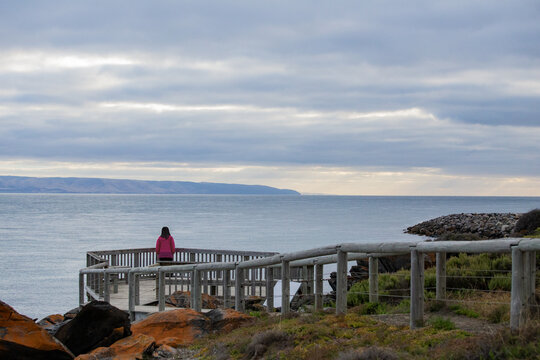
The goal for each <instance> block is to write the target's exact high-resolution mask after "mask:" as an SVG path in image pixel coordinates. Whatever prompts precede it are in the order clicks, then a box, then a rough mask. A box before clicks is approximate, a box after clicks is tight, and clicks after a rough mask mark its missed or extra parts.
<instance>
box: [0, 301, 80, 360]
mask: <svg viewBox="0 0 540 360" xmlns="http://www.w3.org/2000/svg"><path fill="white" fill-rule="evenodd" d="M73 357H74V356H73V354H72V353H71V352H70V351H69V350H68V349H67V348H66V347H65V346H64V345H63V344H62V343H61V342H60V341H58V340H57V339H55V338H54V337H53V336H51V335H50V334H49V333H48V332H47V331H46V330H45V329H43V328H41V327H40V326H39V325H38V324H36V323H35V322H34V321H33V320H32V319H30V318H29V317H26V316H24V315H21V314H19V313H18V312H17V311H15V309H13V308H12V307H11V306H9V305H8V304H6V303H4V302H3V301H0V359H19V360H26V359H28V360H41V359H43V360H46V359H58V360H64V359H73Z"/></svg>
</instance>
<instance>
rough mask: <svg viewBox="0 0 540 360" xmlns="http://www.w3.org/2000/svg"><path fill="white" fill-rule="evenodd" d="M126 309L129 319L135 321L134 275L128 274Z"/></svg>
mask: <svg viewBox="0 0 540 360" xmlns="http://www.w3.org/2000/svg"><path fill="white" fill-rule="evenodd" d="M128 308H129V319H130V320H131V321H135V273H133V272H131V271H130V272H128Z"/></svg>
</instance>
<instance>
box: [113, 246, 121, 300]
mask: <svg viewBox="0 0 540 360" xmlns="http://www.w3.org/2000/svg"><path fill="white" fill-rule="evenodd" d="M117 264H118V260H117V257H116V254H112V255H111V266H113V267H114V266H117ZM118 276H120V274H112V279H113V292H114V293H115V294H118Z"/></svg>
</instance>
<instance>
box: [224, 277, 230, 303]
mask: <svg viewBox="0 0 540 360" xmlns="http://www.w3.org/2000/svg"><path fill="white" fill-rule="evenodd" d="M230 276H231V271H230V270H223V307H224V308H229V307H231V287H230V286H229V280H230Z"/></svg>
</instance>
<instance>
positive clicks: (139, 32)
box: [0, 1, 540, 196]
mask: <svg viewBox="0 0 540 360" xmlns="http://www.w3.org/2000/svg"><path fill="white" fill-rule="evenodd" d="M539 13H540V6H539V5H538V4H537V3H536V2H533V1H522V2H519V3H515V2H510V1H500V2H496V3H493V2H487V1H473V2H470V1H469V2H465V1H457V2H452V4H436V3H435V4H434V3H432V2H429V1H414V2H413V3H410V2H409V3H407V4H401V3H398V2H385V1H383V2H362V3H357V2H343V3H340V4H329V3H326V2H303V1H300V2H294V4H290V3H287V2H273V3H256V2H255V3H254V2H247V1H246V2H244V1H237V2H234V3H227V4H225V3H223V4H220V3H217V4H216V3H211V2H205V1H202V2H201V1H198V2H182V3H177V2H169V1H156V2H152V3H146V2H140V1H129V2H127V1H125V2H124V1H115V2H113V3H110V2H100V1H98V2H93V3H91V4H90V3H88V4H86V3H73V2H68V1H60V2H55V3H54V4H53V5H52V4H45V3H42V2H37V1H36V2H24V4H19V3H3V4H1V5H0V14H1V15H0V20H1V21H0V35H1V36H0V53H1V54H2V55H1V56H0V124H1V127H0V171H1V172H2V174H4V175H29V176H63V175H65V176H96V177H97V176H100V177H118V176H122V177H124V176H128V177H130V178H136V179H148V180H154V179H155V180H160V179H163V180H165V179H166V180H188V181H218V182H219V181H224V182H235V183H238V182H246V183H254V184H258V183H261V184H265V185H270V186H278V187H288V188H291V187H292V188H295V189H296V190H299V191H302V192H317V193H335V194H392V195H396V194H399V195H405V194H414V195H436V194H441V195H475V194H477V195H529V196H534V195H536V196H538V195H540V186H538V185H540V141H538V140H537V139H539V138H540V106H538V104H539V103H540V45H539V43H538V41H537V39H538V37H539V35H540V24H539V22H538V21H537V19H538V15H539Z"/></svg>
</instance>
